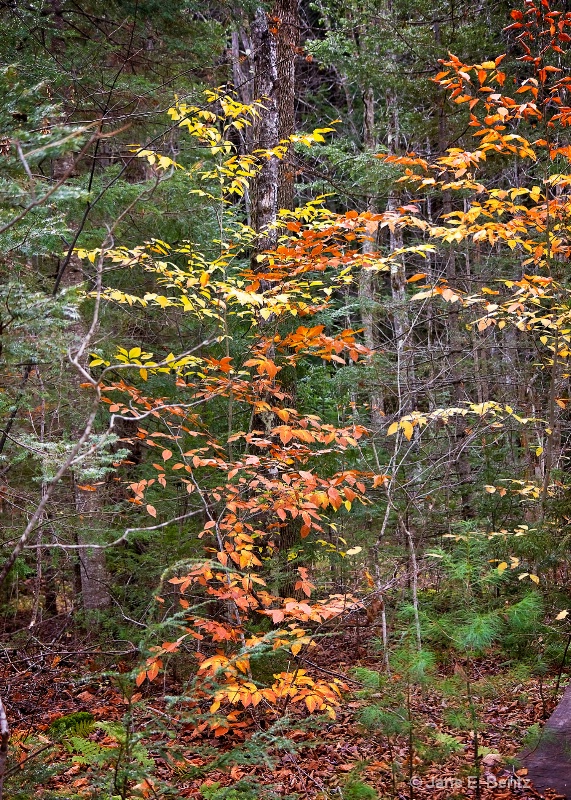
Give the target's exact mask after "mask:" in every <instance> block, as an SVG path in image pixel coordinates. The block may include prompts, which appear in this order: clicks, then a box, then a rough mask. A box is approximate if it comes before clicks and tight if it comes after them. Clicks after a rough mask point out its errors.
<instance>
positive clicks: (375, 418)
mask: <svg viewBox="0 0 571 800" xmlns="http://www.w3.org/2000/svg"><path fill="white" fill-rule="evenodd" d="M363 144H364V146H365V149H366V150H367V152H370V153H374V152H375V151H376V149H377V139H376V136H375V95H374V92H373V89H372V87H370V86H369V87H367V88H366V89H365V91H364V92H363ZM367 210H368V211H370V212H371V213H372V214H376V213H377V210H378V209H377V205H376V202H375V199H374V198H373V197H369V198H368V200H367ZM376 250H377V242H376V237H373V236H371V239H368V240H366V241H365V242H363V252H365V253H373V252H374V251H376ZM376 290H377V281H376V276H375V273H374V272H373V270H367V269H362V270H361V273H360V275H359V305H360V311H361V324H362V326H363V338H364V340H365V345H366V346H367V347H368V348H369V349H370V350H373V351H376V350H377V348H378V337H377V333H376V324H375V305H376ZM369 399H370V405H371V425H372V426H373V428H374V429H377V430H378V429H380V427H381V426H382V424H383V417H384V395H383V387H382V384H381V381H380V376H376V381H375V384H374V386H373V387H372V388H371V391H370V396H369Z"/></svg>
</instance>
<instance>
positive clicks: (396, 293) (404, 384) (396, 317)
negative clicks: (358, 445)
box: [386, 90, 416, 415]
mask: <svg viewBox="0 0 571 800" xmlns="http://www.w3.org/2000/svg"><path fill="white" fill-rule="evenodd" d="M386 102H387V116H388V129H387V145H388V152H389V153H390V154H391V155H396V154H397V153H398V150H399V138H400V130H399V127H400V126H399V114H398V105H397V103H398V99H397V97H396V94H395V93H394V92H393V91H392V90H389V91H387V93H386ZM399 200H400V198H399V196H398V194H397V193H396V192H395V191H391V193H390V194H389V197H388V200H387V211H388V212H389V213H391V212H394V211H396V209H397V208H398V206H399ZM402 247H403V235H402V230H401V229H400V228H398V227H395V228H394V229H393V230H391V231H390V239H389V250H390V252H391V253H394V252H396V251H397V250H400V249H401V248H402ZM390 277H391V295H392V300H393V307H392V311H393V331H394V338H395V346H396V354H397V392H398V401H399V408H398V411H399V414H401V415H402V414H408V413H410V412H411V411H412V410H413V409H414V407H415V406H416V387H415V382H416V380H415V365H414V350H413V347H412V342H411V332H412V331H411V322H410V315H409V309H408V302H407V299H406V266H405V263H404V259H403V258H402V257H397V258H395V259H394V260H393V261H391V274H390Z"/></svg>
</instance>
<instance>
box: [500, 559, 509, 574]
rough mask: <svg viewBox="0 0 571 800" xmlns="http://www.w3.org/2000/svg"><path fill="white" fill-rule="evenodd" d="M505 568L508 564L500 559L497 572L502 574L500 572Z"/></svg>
mask: <svg viewBox="0 0 571 800" xmlns="http://www.w3.org/2000/svg"><path fill="white" fill-rule="evenodd" d="M507 568H508V565H507V562H506V561H502V563H501V564H498V572H499V573H500V575H501V574H502V572H505V570H506V569H507Z"/></svg>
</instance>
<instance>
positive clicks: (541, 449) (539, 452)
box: [535, 447, 543, 456]
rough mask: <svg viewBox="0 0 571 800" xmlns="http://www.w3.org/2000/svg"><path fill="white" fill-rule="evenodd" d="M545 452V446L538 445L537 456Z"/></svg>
mask: <svg viewBox="0 0 571 800" xmlns="http://www.w3.org/2000/svg"><path fill="white" fill-rule="evenodd" d="M542 453H543V447H538V448H537V449H536V451H535V455H536V456H540V455H541V454H542Z"/></svg>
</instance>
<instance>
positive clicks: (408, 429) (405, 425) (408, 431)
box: [400, 419, 413, 442]
mask: <svg viewBox="0 0 571 800" xmlns="http://www.w3.org/2000/svg"><path fill="white" fill-rule="evenodd" d="M400 426H401V428H402V432H403V433H404V435H405V437H406V438H407V439H408V441H409V442H410V440H411V439H412V433H413V427H412V425H411V423H410V422H409V421H408V420H407V419H403V421H402V422H401V424H400Z"/></svg>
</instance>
